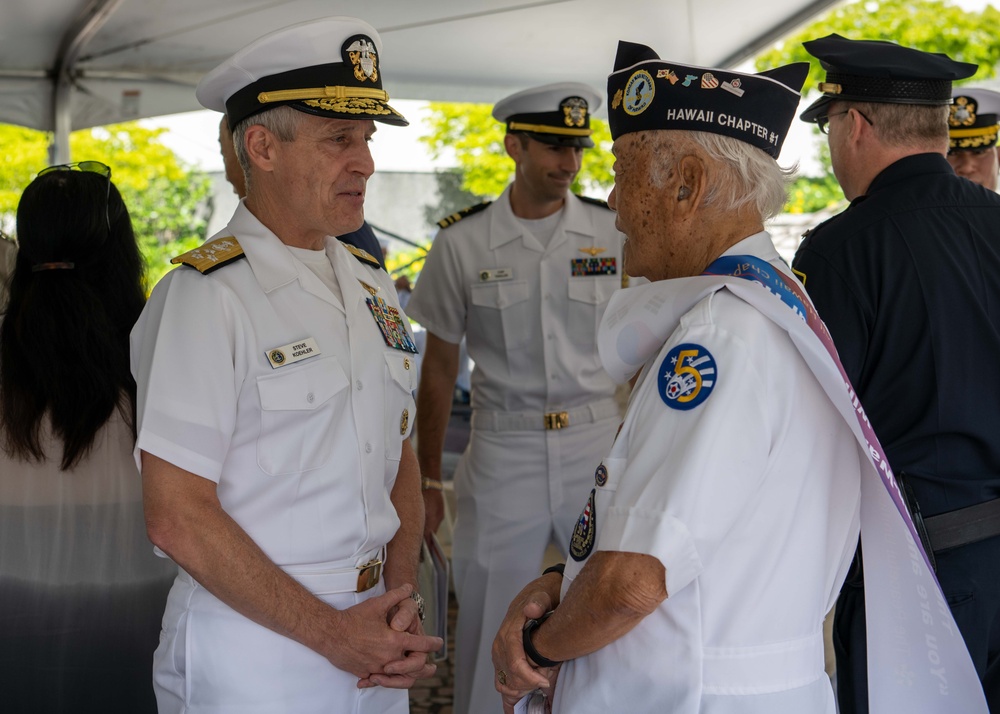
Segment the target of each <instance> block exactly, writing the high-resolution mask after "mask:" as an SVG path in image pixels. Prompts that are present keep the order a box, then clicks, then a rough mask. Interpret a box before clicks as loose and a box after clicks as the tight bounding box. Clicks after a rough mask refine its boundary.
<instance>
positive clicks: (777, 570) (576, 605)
mask: <svg viewBox="0 0 1000 714" xmlns="http://www.w3.org/2000/svg"><path fill="white" fill-rule="evenodd" d="M806 71H807V65H805V64H797V65H790V66H787V67H779V68H776V69H774V70H771V71H768V72H764V73H762V74H758V75H754V74H743V73H739V72H733V71H730V70H723V69H707V68H703V67H690V66H685V65H682V64H679V63H676V62H666V61H662V60H660V59H659V58H658V57H657V55H656V54H655V53H654V52H653V51H652V50H650V49H649V48H648V47H644V46H642V45H635V44H631V43H626V42H622V43H621V44H620V45H619V50H618V57H617V60H616V63H615V72H614V73H613V74H612V75H611V76H610V77H609V80H608V95H609V104H610V112H609V116H610V123H611V130H612V136H613V137H614V139H615V143H614V153H615V159H616V163H615V188H614V191H613V192H612V194H611V197H610V200H609V204H610V205H611V206H612V207H613V208H615V209H616V210H617V212H618V222H617V225H618V227H619V229H620V230H622V231H623V232H624V233H625V234H626V236H628V240H627V242H626V244H625V265H626V269H627V270H628V272H629V274H630V275H639V276H644V277H646V278H648V279H649V280H650V284H648V285H644V286H639V287H636V288H633V289H630V290H628V291H623V292H622V293H619V294H618V295H617V296H615V297H614V298H612V300H611V304H610V305H609V306H608V309H607V312H606V316H605V319H604V321H603V323H602V325H601V332H600V335H599V348H600V351H601V358H602V361H603V362H604V365H605V367H606V368H607V369H608V371H609V373H611V374H612V376H614V377H615V378H616V379H617V380H619V381H624V380H626V379H629V378H630V377H632V376H633V374H634V373H635V372H636V371H637V370H638V375H637V376H636V383H635V387H634V389H633V393H632V397H631V400H630V402H629V406H628V411H627V413H626V416H625V419H624V422H623V423H622V426H621V429H620V431H619V433H618V436H617V437H616V439H615V443H614V445H613V446H612V448H611V450H610V452H609V453H608V454H607V456H606V457H605V459H604V461H603V463H602V464H601V465H600V466H599V467H598V468H597V471H596V473H595V476H594V485H593V488H592V489H591V491H590V493H589V495H588V496H587V497H586V503H585V504H584V508H583V512H582V514H581V516H580V518H579V520H578V522H577V525H576V529H575V532H574V536H573V542H572V545H571V547H570V560H569V562H568V563H567V564H566V565H565V568H564V570H563V569H562V566H556V567H554V568H550V569H549V570H548V571H546V572H545V573H544V574H543V575H542V577H540V578H539V579H537V580H535V581H533V582H532V583H530V584H529V585H528V586H527V587H525V588H524V589H523V590H522V591H521V593H520V594H519V595H518V597H517V598H516V599H515V600H514V601H513V603H512V604H511V606H510V609H509V611H508V614H507V618H506V619H505V621H504V624H503V625H502V627H501V629H500V631H499V634H498V635H497V638H496V641H495V643H494V646H493V657H494V664H495V666H496V670H497V672H496V674H497V689H498V690H499V691H500V692H501V694H502V695H503V696H504V702H505V707H506V711H508V712H510V711H512V710H513V704H514V702H516V701H517V700H518V698H519V697H521V696H522V695H525V694H526V693H528V692H530V691H531V690H534V689H535V688H536V687H538V688H540V689H541V690H542V691H543V692H544V693H545V694H546V695H547V696H549V697H550V698H551V700H552V710H553V711H554V712H558V713H560V714H562V713H566V712H584V711H586V712H598V711H601V712H604V711H628V712H632V713H633V714H638V713H640V712H671V714H695V713H698V712H713V713H722V712H727V713H733V714H736V713H737V712H740V713H741V714H745V713H747V712H768V714H775V713H787V714H793V713H794V714H804V713H811V712H826V713H829V714H832V713H833V712H834V700H833V692H832V688H831V686H830V681H829V679H828V678H827V676H826V674H825V672H824V668H823V663H824V658H823V634H822V623H823V619H824V616H825V614H826V613H827V612H828V611H829V609H830V607H831V606H832V604H833V602H834V600H835V599H836V596H837V592H838V590H839V587H840V583H841V581H842V580H843V579H844V576H845V575H846V572H847V569H848V566H849V564H850V560H851V556H852V554H853V550H854V546H855V544H856V542H857V538H858V531H859V493H860V474H861V452H860V448H861V447H860V446H859V445H858V443H857V442H856V440H855V438H854V435H853V434H852V429H851V427H850V426H848V424H847V423H846V422H845V421H844V420H843V418H842V417H841V414H840V412H838V409H837V407H836V406H835V404H834V403H833V402H832V401H831V398H829V397H828V396H827V393H826V392H825V391H824V388H823V387H822V386H821V384H820V381H819V380H818V378H817V376H816V375H815V374H814V370H813V368H812V365H811V363H808V362H807V360H806V359H805V358H804V357H803V355H802V354H800V350H799V348H798V347H797V344H796V343H795V342H794V341H793V335H792V333H793V332H794V331H796V330H798V331H801V330H806V331H809V328H808V327H807V326H806V324H805V323H804V322H803V320H802V319H801V314H804V312H805V305H806V302H805V301H806V300H807V298H805V296H804V293H803V292H802V289H801V286H800V285H799V284H798V283H796V281H795V278H794V277H793V276H792V274H791V271H790V270H789V268H788V267H787V266H786V265H785V264H784V263H783V262H782V261H781V259H780V258H779V256H778V254H777V252H775V249H774V246H773V245H772V242H771V239H770V236H769V235H768V234H767V232H765V231H764V225H763V224H764V221H765V220H766V219H768V218H769V217H771V216H773V215H774V214H776V213H777V212H779V211H780V210H781V207H782V205H783V203H784V200H785V190H786V183H787V181H788V179H789V172H786V171H785V170H783V169H781V168H780V167H779V166H778V164H777V162H776V161H775V159H776V157H777V155H778V152H779V151H780V148H781V144H782V141H783V140H784V138H785V136H786V133H787V130H788V126H789V124H790V122H791V120H792V118H793V116H794V113H795V110H796V107H797V105H798V100H799V88H800V87H801V85H802V82H803V81H804V79H805V76H806ZM750 273H752V274H754V275H755V276H758V277H760V278H761V280H762V281H766V282H767V287H768V290H761V289H760V286H759V285H753V284H752V283H750V282H749V281H747V280H743V279H741V278H740V277H733V276H743V277H745V276H746V275H747V274H750ZM744 293H747V294H746V295H744ZM779 294H780V295H781V296H782V297H780V299H779V297H776V296H777V295H779ZM792 306H795V310H792V309H788V307H792ZM796 310H797V312H796ZM808 334H809V336H810V337H811V338H812V337H813V335H812V332H811V331H809V332H808ZM824 356H825V358H826V362H824V363H823V366H824V369H825V370H826V371H825V373H824V374H825V377H826V378H829V379H832V380H833V381H834V382H835V383H836V384H835V386H836V388H837V389H840V390H843V383H842V382H839V381H838V377H837V375H838V373H837V372H836V370H835V369H834V362H833V359H832V358H831V357H829V355H824ZM829 379H828V381H829ZM846 399H847V393H846V391H845V392H843V400H846ZM535 696H538V695H535Z"/></svg>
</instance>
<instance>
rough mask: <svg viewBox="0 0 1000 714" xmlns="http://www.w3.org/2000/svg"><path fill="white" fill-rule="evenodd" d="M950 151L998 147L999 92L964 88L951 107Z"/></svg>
mask: <svg viewBox="0 0 1000 714" xmlns="http://www.w3.org/2000/svg"><path fill="white" fill-rule="evenodd" d="M949 109H950V110H951V112H950V113H949V115H948V141H949V144H948V147H949V151H971V150H974V149H983V148H989V147H991V146H996V143H997V132H998V130H1000V126H998V121H997V118H998V117H1000V92H994V91H993V90H991V89H978V88H971V87H961V88H960V89H956V90H955V94H954V102H953V103H952V105H951V106H950V107H949Z"/></svg>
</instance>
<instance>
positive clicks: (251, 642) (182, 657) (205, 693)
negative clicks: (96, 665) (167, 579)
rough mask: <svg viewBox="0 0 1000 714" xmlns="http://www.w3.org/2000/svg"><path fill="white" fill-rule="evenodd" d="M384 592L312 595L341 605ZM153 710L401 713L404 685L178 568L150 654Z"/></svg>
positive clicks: (187, 713)
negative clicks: (309, 643) (359, 667)
mask: <svg viewBox="0 0 1000 714" xmlns="http://www.w3.org/2000/svg"><path fill="white" fill-rule="evenodd" d="M384 592H385V586H384V584H383V583H381V582H380V583H379V584H378V585H377V586H375V587H374V588H372V589H371V590H368V591H366V592H363V593H338V594H332V595H317V597H319V598H321V599H322V600H323V601H324V602H326V603H328V604H330V605H332V606H333V607H335V608H337V609H346V608H348V607H350V606H352V605H355V604H357V603H360V602H363V601H365V600H367V599H368V598H371V597H375V596H377V595H381V594H382V593H384ZM153 689H154V691H155V693H156V704H157V707H158V708H159V712H160V714H407V712H409V710H410V708H409V699H408V696H407V692H406V691H400V690H395V689H383V688H381V687H373V688H370V689H363V690H362V689H358V678H357V677H355V676H354V675H353V674H351V673H349V672H344V671H343V670H340V669H337V668H336V667H334V666H333V665H332V664H330V662H329V661H328V660H327V659H326V658H324V657H322V656H321V655H319V654H317V653H315V652H313V651H312V650H310V649H309V648H307V647H305V646H303V645H301V644H299V643H298V642H295V641H294V640H291V639H289V638H287V637H284V636H282V635H279V634H278V633H276V632H272V631H271V630H269V629H267V628H266V627H261V626H260V625H258V624H257V623H255V622H253V621H251V620H249V619H247V618H246V617H244V616H243V615H240V614H239V613H237V612H235V611H234V610H232V609H231V608H230V607H229V606H227V605H225V604H224V603H222V602H221V601H220V600H218V599H217V598H216V597H215V596H214V595H212V594H211V593H209V592H208V591H207V590H205V588H204V587H202V586H201V585H199V584H198V583H197V582H196V581H194V580H193V579H192V578H191V576H189V575H188V574H187V573H184V572H183V571H181V574H180V575H178V577H177V580H176V581H175V582H174V587H173V588H172V589H171V591H170V595H169V597H168V598H167V607H166V610H165V612H164V615H163V632H162V633H161V634H160V646H159V647H158V648H157V649H156V652H155V653H154V655H153Z"/></svg>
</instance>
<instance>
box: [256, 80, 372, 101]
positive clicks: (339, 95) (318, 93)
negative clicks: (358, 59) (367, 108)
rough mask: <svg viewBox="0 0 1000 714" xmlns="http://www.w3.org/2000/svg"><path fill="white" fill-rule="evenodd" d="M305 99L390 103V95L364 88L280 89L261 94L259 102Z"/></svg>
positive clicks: (258, 98)
mask: <svg viewBox="0 0 1000 714" xmlns="http://www.w3.org/2000/svg"><path fill="white" fill-rule="evenodd" d="M305 99H377V100H379V101H382V102H387V101H389V93H388V92H386V91H385V90H382V89H367V88H364V87H343V86H339V85H338V86H335V87H311V88H306V89H280V90H278V91H274V92H261V93H260V94H258V95H257V101H258V102H260V103H261V104H270V103H272V102H296V101H302V100H305Z"/></svg>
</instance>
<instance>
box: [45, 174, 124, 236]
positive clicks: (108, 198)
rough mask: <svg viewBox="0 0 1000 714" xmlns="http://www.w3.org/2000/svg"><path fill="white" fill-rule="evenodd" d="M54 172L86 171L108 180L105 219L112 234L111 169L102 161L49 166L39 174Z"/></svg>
mask: <svg viewBox="0 0 1000 714" xmlns="http://www.w3.org/2000/svg"><path fill="white" fill-rule="evenodd" d="M54 171H86V172H87V173H91V174H98V175H100V176H103V177H104V178H106V179H107V180H108V192H107V195H106V196H105V197H104V218H105V220H106V221H107V223H108V232H109V233H110V232H111V216H110V215H109V211H110V205H109V204H110V203H111V167H110V166H107V165H106V164H102V163H101V162H100V161H77V162H74V163H72V164H59V165H58V166H49V167H48V168H44V169H42V170H41V171H39V172H38V175H39V176H44V175H45V174H50V173H52V172H54Z"/></svg>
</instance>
